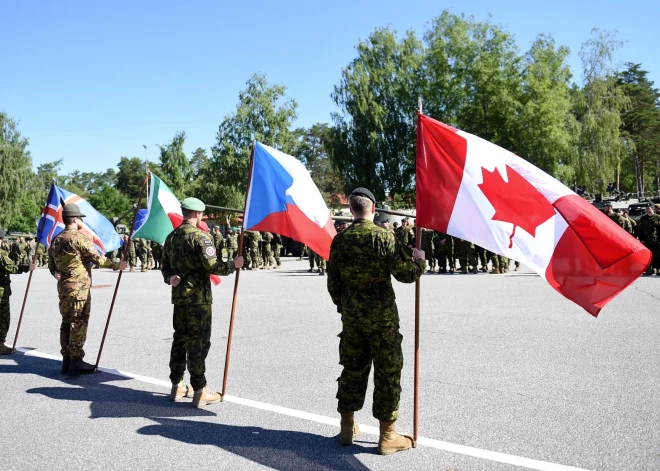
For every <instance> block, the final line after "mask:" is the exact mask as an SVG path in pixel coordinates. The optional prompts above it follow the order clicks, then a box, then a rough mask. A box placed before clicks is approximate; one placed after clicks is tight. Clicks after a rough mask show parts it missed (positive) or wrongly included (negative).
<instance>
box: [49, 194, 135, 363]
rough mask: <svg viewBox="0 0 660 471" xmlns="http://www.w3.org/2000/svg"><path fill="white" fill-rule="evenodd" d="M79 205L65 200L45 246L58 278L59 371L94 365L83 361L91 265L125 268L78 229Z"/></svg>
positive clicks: (89, 310)
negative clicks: (58, 227) (58, 225)
mask: <svg viewBox="0 0 660 471" xmlns="http://www.w3.org/2000/svg"><path fill="white" fill-rule="evenodd" d="M84 217H85V215H84V214H82V213H81V212H80V210H79V209H78V205H76V204H66V205H64V208H63V210H62V218H63V220H64V225H65V226H66V227H65V229H64V230H63V231H62V232H60V233H59V234H58V235H57V237H55V238H54V239H53V241H52V243H51V245H50V248H49V249H48V251H49V253H50V259H49V260H48V269H49V270H50V273H51V275H53V276H54V277H55V279H57V292H58V295H59V298H60V314H61V315H62V325H61V327H60V346H61V348H62V350H61V353H62V357H63V358H62V373H67V372H68V373H69V374H70V375H77V374H85V373H93V372H94V370H95V368H94V365H90V364H89V363H86V362H84V361H83V357H84V356H85V351H84V350H83V346H84V344H85V340H86V338H87V323H88V322H89V315H90V312H91V307H92V305H91V303H92V299H91V296H90V292H89V291H90V287H91V284H92V272H91V268H92V266H93V265H99V266H101V267H107V268H112V269H113V270H118V269H120V268H121V269H124V268H125V263H124V264H122V265H121V266H120V264H119V263H116V262H113V261H111V260H108V259H107V258H105V256H103V255H100V254H99V253H98V252H97V251H96V249H95V248H94V245H92V242H91V241H90V240H89V239H88V238H87V237H85V236H84V235H83V234H82V233H81V232H78V231H79V230H80V229H82V228H83V222H82V218H84Z"/></svg>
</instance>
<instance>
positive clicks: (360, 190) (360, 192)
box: [351, 187, 376, 204]
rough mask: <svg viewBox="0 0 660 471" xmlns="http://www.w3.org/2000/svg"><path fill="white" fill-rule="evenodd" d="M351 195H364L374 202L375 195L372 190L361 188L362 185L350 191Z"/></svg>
mask: <svg viewBox="0 0 660 471" xmlns="http://www.w3.org/2000/svg"><path fill="white" fill-rule="evenodd" d="M353 195H357V196H364V197H365V198H369V199H370V200H371V202H372V203H373V204H376V197H375V196H374V194H373V193H372V192H370V191H369V190H367V189H366V188H362V187H360V188H356V189H355V190H353V192H352V193H351V196H353Z"/></svg>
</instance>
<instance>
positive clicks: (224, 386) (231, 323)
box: [220, 141, 256, 401]
mask: <svg viewBox="0 0 660 471" xmlns="http://www.w3.org/2000/svg"><path fill="white" fill-rule="evenodd" d="M255 146H256V141H254V142H253V143H252V154H251V155H250V170H249V173H248V183H247V190H246V191H245V203H244V204H243V208H246V207H247V202H248V196H249V192H250V184H251V183H252V168H253V167H254V148H255ZM243 217H244V218H245V209H244V210H243ZM245 223H246V221H245V219H243V225H242V226H241V237H240V239H239V242H238V255H239V256H242V255H243V244H244V241H245ZM228 261H229V260H228ZM240 275H241V269H240V268H237V269H236V279H235V280H234V296H233V298H232V301H231V316H230V318H229V334H228V335H227V354H226V356H225V371H224V373H223V376H222V392H221V393H220V396H221V397H222V400H223V401H224V398H225V392H226V391H227V374H228V373H229V357H230V355H231V340H232V336H233V334H234V317H235V315H236V301H237V298H238V279H239V277H240Z"/></svg>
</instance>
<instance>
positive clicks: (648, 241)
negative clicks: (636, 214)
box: [637, 206, 660, 275]
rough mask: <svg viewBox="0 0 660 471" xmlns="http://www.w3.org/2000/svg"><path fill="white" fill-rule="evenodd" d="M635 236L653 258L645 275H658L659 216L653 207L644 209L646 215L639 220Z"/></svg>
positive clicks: (659, 266) (659, 269)
mask: <svg viewBox="0 0 660 471" xmlns="http://www.w3.org/2000/svg"><path fill="white" fill-rule="evenodd" d="M637 235H638V237H639V240H640V242H641V243H642V244H644V246H645V247H646V248H647V249H649V250H650V251H651V253H652V254H653V258H652V259H651V265H650V266H649V268H648V270H647V271H646V273H644V274H645V275H653V273H657V274H660V215H658V214H656V213H655V208H654V207H653V206H647V207H646V214H644V215H643V216H642V217H641V218H639V222H638V223H637Z"/></svg>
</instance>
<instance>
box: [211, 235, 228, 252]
mask: <svg viewBox="0 0 660 471" xmlns="http://www.w3.org/2000/svg"><path fill="white" fill-rule="evenodd" d="M213 243H214V244H215V250H222V248H223V247H224V245H225V238H224V237H222V233H221V232H214V233H213Z"/></svg>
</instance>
